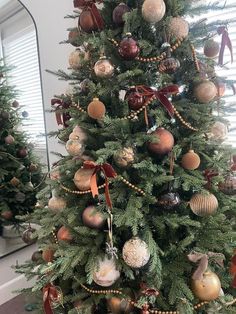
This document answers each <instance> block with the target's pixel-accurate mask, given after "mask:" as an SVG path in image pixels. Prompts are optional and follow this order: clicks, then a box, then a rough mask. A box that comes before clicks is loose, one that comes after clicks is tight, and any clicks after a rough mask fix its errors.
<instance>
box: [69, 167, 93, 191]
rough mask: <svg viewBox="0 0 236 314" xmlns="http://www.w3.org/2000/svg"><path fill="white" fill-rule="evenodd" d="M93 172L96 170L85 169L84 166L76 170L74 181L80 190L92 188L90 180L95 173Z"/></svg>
mask: <svg viewBox="0 0 236 314" xmlns="http://www.w3.org/2000/svg"><path fill="white" fill-rule="evenodd" d="M93 172H94V170H93V169H83V168H81V169H79V170H78V171H76V173H75V175H74V183H75V185H76V187H77V188H78V189H79V190H80V191H87V190H90V188H91V183H90V180H91V177H92V175H93Z"/></svg>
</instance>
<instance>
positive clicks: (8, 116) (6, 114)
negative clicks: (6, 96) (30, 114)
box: [0, 111, 10, 120]
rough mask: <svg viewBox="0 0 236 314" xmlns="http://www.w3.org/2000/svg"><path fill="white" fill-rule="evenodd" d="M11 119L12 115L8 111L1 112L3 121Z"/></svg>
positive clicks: (0, 117) (0, 115)
mask: <svg viewBox="0 0 236 314" xmlns="http://www.w3.org/2000/svg"><path fill="white" fill-rule="evenodd" d="M9 118H10V114H9V112H7V111H1V113H0V119H1V120H8V119H9Z"/></svg>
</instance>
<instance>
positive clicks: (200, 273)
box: [192, 255, 208, 280]
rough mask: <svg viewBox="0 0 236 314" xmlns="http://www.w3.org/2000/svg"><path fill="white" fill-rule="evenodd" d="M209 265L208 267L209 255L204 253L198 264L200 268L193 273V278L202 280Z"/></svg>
mask: <svg viewBox="0 0 236 314" xmlns="http://www.w3.org/2000/svg"><path fill="white" fill-rule="evenodd" d="M207 267H208V257H207V255H203V256H202V258H201V260H200V263H199V265H198V268H197V269H196V270H195V272H194V273H193V276H192V278H193V280H202V279H203V274H204V273H205V271H206V270H207Z"/></svg>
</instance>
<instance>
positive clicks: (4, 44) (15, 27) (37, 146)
mask: <svg viewBox="0 0 236 314" xmlns="http://www.w3.org/2000/svg"><path fill="white" fill-rule="evenodd" d="M2 58H3V60H4V64H5V65H6V66H8V67H11V71H10V72H9V75H8V76H6V78H5V77H4V78H2V80H4V81H6V84H7V86H8V85H9V86H14V87H15V90H16V91H17V95H16V96H15V100H16V102H15V105H13V107H14V109H13V114H14V110H15V111H17V112H18V114H19V116H20V117H21V119H22V121H21V122H20V124H18V125H17V126H14V128H13V131H12V133H14V132H15V131H16V132H18V133H22V132H25V133H26V135H27V137H28V140H27V142H28V144H27V146H26V148H27V150H28V151H29V152H30V151H32V154H33V155H34V156H36V157H37V159H38V161H39V163H41V164H42V165H44V166H43V167H42V170H43V172H44V173H46V172H47V169H48V150H47V139H46V137H45V133H46V131H45V116H44V106H43V97H42V86H41V75H40V67H39V64H40V62H39V54H38V44H37V31H36V28H35V25H34V21H33V19H32V17H31V16H30V14H29V13H28V11H27V10H26V9H25V8H24V6H23V5H22V4H21V3H20V2H19V1H18V0H0V59H2ZM0 83H1V82H0ZM0 86H1V85H0ZM12 100H13V99H12ZM18 104H19V106H18ZM3 106H4V105H3V104H2V103H1V104H0V114H1V112H2V111H1V110H3ZM1 107H2V108H1ZM10 114H11V113H10ZM3 128H4V126H3V127H2V129H3ZM6 129H7V125H6ZM1 135H2V137H3V136H6V137H7V136H11V135H14V134H10V133H9V131H8V130H6V134H5V135H3V133H1ZM5 144H9V147H10V143H5ZM6 152H7V148H6ZM6 152H4V153H6ZM17 154H18V155H19V152H17ZM13 155H14V154H13ZM18 155H16V157H17V158H18V157H19V160H18V161H20V162H21V160H20V158H22V156H18ZM0 157H1V152H0ZM17 158H16V159H17ZM27 158H29V162H30V163H28V164H27V161H26V159H27ZM30 158H31V153H28V156H26V157H25V161H24V166H25V167H26V168H27V167H28V168H27V169H29V175H28V174H27V173H25V176H27V175H28V176H29V180H28V181H29V182H28V183H27V184H28V185H29V189H30V188H31V187H33V189H32V193H31V198H30V199H29V201H27V193H26V192H25V196H24V195H22V191H21V190H20V188H19V191H17V189H18V187H20V185H23V184H24V185H25V184H26V183H25V180H27V179H24V178H23V177H21V173H20V172H19V171H18V170H16V175H15V177H16V178H15V177H13V178H10V177H7V180H8V181H9V182H10V183H11V182H12V184H10V183H9V182H7V184H8V187H9V188H11V186H12V191H11V193H14V192H15V193H16V194H15V195H18V197H19V200H18V204H17V205H16V206H18V205H19V203H21V207H19V208H21V212H20V213H21V214H22V212H23V213H25V214H26V213H27V211H30V210H32V208H33V206H34V204H35V201H36V199H35V195H34V194H35V193H34V191H35V190H37V189H36V187H37V185H38V184H40V182H41V181H42V176H41V177H40V176H39V175H38V177H37V174H35V173H34V172H33V171H31V170H30V166H31V164H33V162H32V160H31V159H30ZM14 162H17V160H15V161H14ZM0 168H1V166H0ZM35 172H37V170H36V171H35ZM39 177H40V178H39ZM14 178H15V179H16V180H18V181H19V182H20V183H19V182H18V181H16V182H15V183H13V181H11V179H14ZM0 179H2V180H1V182H2V181H4V180H5V179H6V177H5V178H3V177H2V178H1V174H0ZM40 180H41V181H40ZM17 182H18V183H17ZM32 184H33V185H32ZM0 192H1V191H0ZM23 192H24V190H23ZM17 193H18V194H17ZM20 193H21V194H20ZM3 194H4V192H2V194H1V193H0V213H2V212H3V210H2V211H1V207H2V208H3V207H4V206H5V207H4V214H3V215H4V216H2V214H1V217H0V259H1V258H3V257H4V256H6V255H8V254H10V253H12V252H15V251H16V250H19V249H21V248H22V247H25V246H26V245H28V244H29V243H25V242H23V240H22V238H21V235H22V226H21V224H17V223H16V221H14V219H13V220H12V219H11V218H8V217H9V215H10V213H11V214H12V215H13V218H14V217H15V216H16V215H17V214H18V212H19V211H17V210H16V208H12V205H11V204H8V203H7V200H6V194H7V192H5V195H3ZM23 194H24V193H23ZM1 195H2V200H1ZM20 196H21V197H22V198H24V197H25V200H24V201H22V198H21V199H20ZM32 199H33V200H32ZM27 202H28V203H27ZM28 204H30V205H28ZM24 206H28V207H29V208H30V209H29V210H28V209H27V210H26V211H25V212H24V208H23V207H24ZM6 208H7V209H6ZM7 215H8V216H7ZM24 228H25V226H24Z"/></svg>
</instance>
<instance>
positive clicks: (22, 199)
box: [15, 192, 25, 203]
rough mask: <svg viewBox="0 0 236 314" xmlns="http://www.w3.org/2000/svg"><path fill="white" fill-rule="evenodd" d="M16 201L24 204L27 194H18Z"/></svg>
mask: <svg viewBox="0 0 236 314" xmlns="http://www.w3.org/2000/svg"><path fill="white" fill-rule="evenodd" d="M15 200H16V201H18V202H20V203H24V201H25V194H24V193H22V192H17V193H16V195H15Z"/></svg>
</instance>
